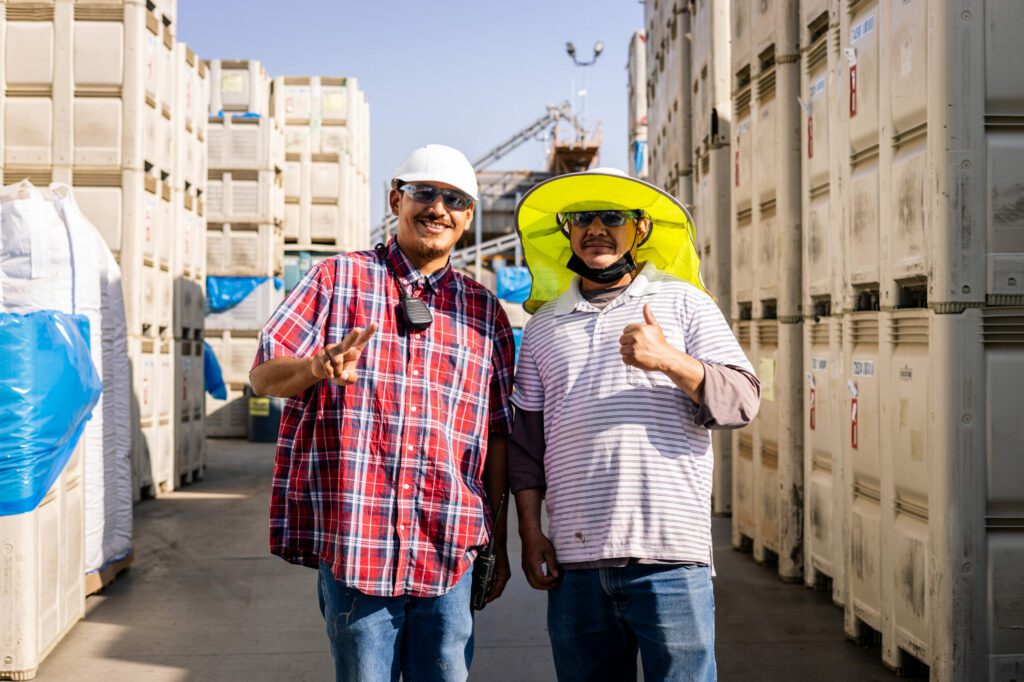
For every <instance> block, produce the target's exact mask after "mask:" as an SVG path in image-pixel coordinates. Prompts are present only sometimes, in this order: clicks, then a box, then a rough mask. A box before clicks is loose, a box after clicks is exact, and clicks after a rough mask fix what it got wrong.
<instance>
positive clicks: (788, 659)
mask: <svg viewBox="0 0 1024 682" xmlns="http://www.w3.org/2000/svg"><path fill="white" fill-rule="evenodd" d="M209 448H210V449H209V470H208V472H207V475H206V478H205V480H204V481H202V482H200V483H197V484H195V485H192V486H189V487H187V488H185V489H183V490H181V491H180V492H177V493H173V494H171V495H168V496H166V497H164V498H161V499H159V500H151V501H147V502H144V503H142V504H140V505H139V506H138V507H136V527H135V563H134V565H133V566H132V568H131V569H130V570H129V571H128V572H127V573H124V574H122V576H121V577H120V578H118V579H117V580H116V581H115V582H114V583H112V584H111V585H110V586H109V587H108V588H107V589H106V590H105V591H104V592H103V593H102V594H101V595H96V596H93V597H90V598H89V600H88V605H87V608H88V612H87V615H86V619H85V620H84V621H83V622H81V623H79V624H78V625H77V626H76V627H75V628H74V629H73V630H72V631H71V633H70V634H69V635H68V636H67V637H66V638H65V640H64V641H63V642H62V643H61V644H60V645H59V646H58V647H57V649H56V650H55V651H54V652H53V653H52V654H51V655H50V656H49V658H48V659H47V660H46V661H45V662H44V664H43V666H42V667H41V668H40V671H39V676H38V678H37V679H39V680H41V681H42V682H60V681H65V680H66V681H68V682H70V681H72V680H73V681H74V682H91V681H94V680H95V681H100V680H102V681H103V682H108V681H111V680H114V681H120V680H146V681H147V682H149V681H152V682H183V681H186V680H188V681H190V682H198V681H211V682H212V681H216V682H223V681H235V680H239V681H245V682H259V681H263V680H268V681H269V680H327V679H330V678H331V671H332V665H331V658H330V653H329V650H328V647H327V639H326V634H325V631H324V625H323V621H322V619H321V617H320V612H319V610H318V607H317V601H316V583H315V579H314V577H315V573H314V572H313V571H311V570H309V569H304V568H300V567H296V566H291V565H289V564H286V563H285V562H283V561H281V560H280V559H278V558H276V557H272V556H270V554H269V553H268V551H267V537H266V536H267V532H266V528H267V504H268V499H269V490H270V477H271V471H272V457H273V447H272V446H270V445H254V444H249V443H245V442H242V441H222V440H211V441H209ZM510 535H511V537H512V539H513V544H512V546H511V547H510V550H511V553H512V556H511V560H512V564H513V579H512V582H511V583H510V584H509V586H508V588H507V590H506V592H505V595H504V596H503V597H502V598H501V600H499V601H498V602H496V603H495V604H492V605H491V606H489V607H488V608H487V609H485V610H484V611H482V612H481V613H480V614H479V615H478V617H477V631H476V632H477V646H476V657H475V660H474V664H473V672H472V675H471V679H476V680H531V681H532V680H553V679H554V672H553V667H552V663H551V652H550V649H549V645H548V638H547V632H546V628H545V615H544V614H545V596H544V595H543V594H542V593H540V592H536V591H534V590H532V589H530V587H529V586H528V585H527V584H526V581H525V580H524V579H523V577H522V574H521V572H520V571H519V569H518V565H519V547H518V538H517V537H516V534H515V532H514V529H513V530H512V532H511V533H510ZM715 539H716V542H717V547H718V549H716V552H715V561H716V568H717V571H718V577H717V578H716V580H715V599H716V604H717V606H716V615H717V657H718V666H719V677H720V679H722V680H750V679H756V680H765V681H770V680H787V681H788V680H793V679H799V680H807V681H811V680H830V681H832V680H835V681H840V680H857V681H858V682H870V681H879V682H881V681H891V680H894V679H895V676H894V675H893V674H892V673H890V672H888V671H887V670H886V669H885V668H884V667H883V666H882V662H881V657H880V653H879V650H878V648H877V647H874V648H862V647H859V646H857V645H855V644H852V643H850V642H848V641H846V640H844V638H843V627H842V612H841V610H840V609H838V608H836V607H834V606H833V605H832V603H831V600H830V599H829V597H828V596H827V595H825V594H822V593H816V592H813V591H811V590H808V589H806V588H804V587H802V586H798V585H785V584H783V583H781V582H780V581H779V580H778V579H777V578H776V577H774V575H773V573H772V571H771V570H769V569H767V568H764V567H761V566H758V565H756V564H755V563H754V562H753V561H752V560H751V558H750V556H749V555H744V554H740V553H739V552H736V551H734V550H732V549H731V548H730V543H729V520H728V519H716V520H715Z"/></svg>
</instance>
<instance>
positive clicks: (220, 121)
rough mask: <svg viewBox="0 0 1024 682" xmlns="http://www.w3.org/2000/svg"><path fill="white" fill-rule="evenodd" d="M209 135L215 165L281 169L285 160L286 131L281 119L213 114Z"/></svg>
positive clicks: (247, 168)
mask: <svg viewBox="0 0 1024 682" xmlns="http://www.w3.org/2000/svg"><path fill="white" fill-rule="evenodd" d="M208 136H209V167H210V168H211V169H214V170H232V171H233V170H255V171H262V170H275V169H276V170H280V169H281V167H282V165H283V164H284V131H283V129H282V128H281V124H280V122H278V120H277V119H273V118H265V117H261V118H247V117H236V118H233V117H230V116H225V117H223V118H211V119H210V121H209V132H208Z"/></svg>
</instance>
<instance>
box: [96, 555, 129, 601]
mask: <svg viewBox="0 0 1024 682" xmlns="http://www.w3.org/2000/svg"><path fill="white" fill-rule="evenodd" d="M134 559H135V553H134V552H131V553H129V554H128V556H126V557H125V558H123V559H121V560H120V561H115V562H114V563H111V564H107V565H106V566H104V567H103V568H101V569H100V570H98V571H96V572H94V573H86V574H85V596H87V597H88V596H89V595H90V594H96V593H97V592H99V591H100V590H102V589H104V588H105V587H106V586H107V585H109V584H110V583H112V582H114V580H115V579H116V578H117V576H119V575H121V573H123V572H124V571H127V570H128V568H129V567H130V566H131V565H132V560H134Z"/></svg>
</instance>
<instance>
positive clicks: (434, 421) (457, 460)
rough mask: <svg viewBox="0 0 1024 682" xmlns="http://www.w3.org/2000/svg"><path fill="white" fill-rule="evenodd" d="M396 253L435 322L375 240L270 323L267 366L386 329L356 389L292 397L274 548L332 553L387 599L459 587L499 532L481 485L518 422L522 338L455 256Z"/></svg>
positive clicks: (302, 554) (281, 456) (354, 579)
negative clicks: (499, 442) (416, 316)
mask: <svg viewBox="0 0 1024 682" xmlns="http://www.w3.org/2000/svg"><path fill="white" fill-rule="evenodd" d="M387 259H388V261H389V262H390V263H391V264H392V267H393V268H394V270H395V272H396V273H397V274H398V276H399V278H401V280H402V282H403V284H404V285H405V286H406V290H407V291H409V292H410V293H412V294H413V295H415V296H419V297H421V298H422V299H423V300H424V301H425V302H426V303H427V305H428V306H429V307H430V309H431V312H432V313H433V315H434V322H433V324H431V326H430V327H429V328H428V329H427V330H426V331H424V332H421V333H412V334H410V333H408V331H407V330H405V329H404V328H403V327H402V326H401V325H400V324H399V323H398V322H397V321H396V319H395V307H396V306H397V305H398V302H399V292H398V287H397V285H396V283H395V280H394V278H393V277H391V276H390V275H389V274H388V272H387V270H386V269H385V267H384V264H383V262H382V261H381V260H380V259H379V258H378V257H377V255H376V254H375V253H374V252H373V251H363V252H354V253H346V254H343V255H340V256H336V257H334V258H331V259H329V260H325V261H323V262H322V263H320V264H319V265H317V266H316V267H314V268H312V269H311V270H310V271H309V272H308V273H306V276H305V277H304V278H303V279H302V281H301V282H300V283H299V285H298V286H297V287H296V288H295V289H294V290H293V291H292V292H291V294H289V295H288V297H287V298H286V299H285V301H284V303H282V304H281V306H280V307H279V308H278V309H277V311H276V312H275V313H274V315H273V316H272V317H271V318H270V321H269V322H268V323H267V325H266V327H264V329H263V333H262V335H261V337H260V347H259V351H258V352H257V355H256V361H255V363H254V365H253V366H254V367H255V366H256V365H259V364H260V363H262V362H266V361H267V360H270V359H271V358H276V357H282V356H285V357H308V356H310V355H312V354H314V353H316V352H317V351H318V350H319V349H321V348H323V347H324V346H325V345H326V344H330V343H336V342H339V341H341V339H342V338H343V337H344V336H345V335H346V334H347V333H348V332H349V331H350V330H351V329H352V328H353V327H366V326H368V325H369V324H370V323H372V322H376V323H378V324H379V325H380V328H379V329H378V331H377V333H376V334H374V335H373V337H372V338H371V339H370V342H369V344H368V345H367V346H366V349H365V350H364V351H363V354H362V356H361V358H360V360H359V366H358V371H359V380H358V381H357V382H356V383H355V384H353V385H352V386H349V387H347V388H342V387H339V386H336V385H335V384H333V383H331V382H330V381H321V382H318V383H317V384H314V385H313V386H311V387H310V388H308V389H307V390H306V391H304V392H303V393H301V394H300V395H298V396H296V397H294V398H291V399H289V400H288V401H287V403H286V404H285V408H284V413H283V416H282V418H281V431H280V435H279V437H278V445H277V454H276V457H275V460H274V484H273V491H272V496H271V502H270V551H271V552H273V553H274V554H277V555H279V556H281V557H283V558H284V559H285V560H287V561H290V562H292V563H297V564H302V565H305V566H312V567H317V566H319V565H320V562H326V563H327V564H328V565H329V566H330V567H331V570H332V572H333V573H334V575H335V577H336V578H337V579H338V580H340V581H341V582H342V583H344V584H345V585H347V586H348V587H352V588H355V589H357V590H359V591H360V592H364V593H366V594H372V595H378V596H399V595H412V596H417V597H433V596H438V595H441V594H444V593H445V592H447V591H448V590H450V589H451V588H452V587H454V585H455V583H456V582H458V580H459V578H460V577H461V576H462V575H463V574H464V573H465V571H466V570H467V569H468V568H469V567H470V566H471V564H472V561H473V559H474V557H475V556H476V550H475V548H476V547H477V546H479V545H482V544H484V543H485V542H486V541H487V539H488V536H489V525H490V509H489V507H488V505H487V504H486V502H485V501H486V494H485V491H484V485H483V481H482V474H483V469H484V460H485V459H486V456H487V437H488V433H499V434H501V433H508V432H509V430H510V428H511V409H510V404H509V400H508V397H509V393H510V391H511V387H512V365H513V353H514V343H513V338H512V330H511V328H510V327H509V323H508V318H507V317H506V315H505V313H504V311H503V310H502V309H501V306H500V304H499V303H498V300H497V299H496V298H495V297H494V296H493V295H492V294H491V293H490V292H488V291H487V290H486V289H484V288H483V287H482V286H481V285H480V284H478V283H477V282H474V281H473V280H471V279H469V278H467V277H464V276H463V275H461V274H459V273H457V272H455V271H454V270H453V269H452V268H451V266H450V265H446V266H445V267H444V268H443V269H442V270H439V271H438V272H436V273H434V274H432V275H430V276H429V277H424V276H423V275H422V273H420V272H419V271H418V270H416V269H415V268H414V267H413V266H412V264H411V263H410V262H409V261H408V260H407V259H406V257H405V255H404V254H403V253H402V252H401V251H400V250H399V249H398V247H397V245H396V243H395V242H394V240H392V241H391V243H390V244H389V245H388V254H387Z"/></svg>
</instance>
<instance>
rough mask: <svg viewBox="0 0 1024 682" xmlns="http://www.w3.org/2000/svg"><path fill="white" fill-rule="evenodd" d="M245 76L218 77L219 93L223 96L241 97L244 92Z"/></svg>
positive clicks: (224, 75)
mask: <svg viewBox="0 0 1024 682" xmlns="http://www.w3.org/2000/svg"><path fill="white" fill-rule="evenodd" d="M245 76H246V74H242V73H224V74H221V77H220V91H221V93H223V94H225V95H241V94H242V93H243V92H245Z"/></svg>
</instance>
